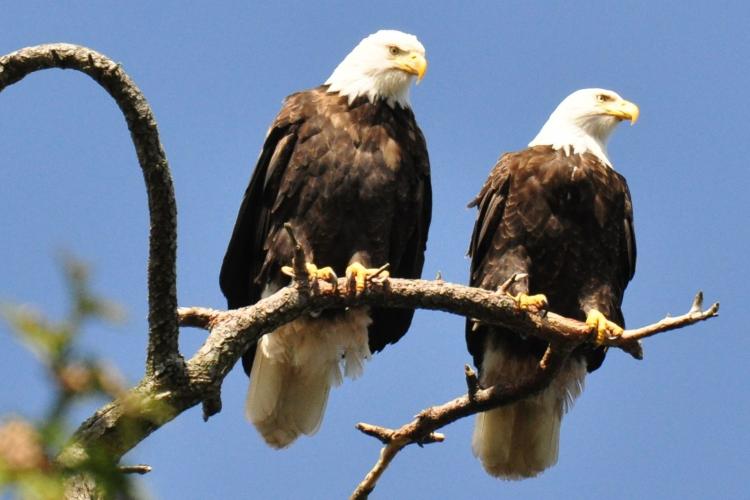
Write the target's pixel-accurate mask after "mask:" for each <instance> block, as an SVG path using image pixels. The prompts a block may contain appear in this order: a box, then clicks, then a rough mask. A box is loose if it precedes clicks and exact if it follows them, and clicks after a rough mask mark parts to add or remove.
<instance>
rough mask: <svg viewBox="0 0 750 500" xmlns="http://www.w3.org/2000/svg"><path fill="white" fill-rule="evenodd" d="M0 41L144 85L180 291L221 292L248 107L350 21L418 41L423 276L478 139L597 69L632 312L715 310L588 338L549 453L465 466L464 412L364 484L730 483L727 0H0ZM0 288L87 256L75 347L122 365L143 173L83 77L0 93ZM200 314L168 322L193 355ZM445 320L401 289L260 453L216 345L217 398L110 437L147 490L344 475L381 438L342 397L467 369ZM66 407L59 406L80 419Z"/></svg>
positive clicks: (357, 402)
mask: <svg viewBox="0 0 750 500" xmlns="http://www.w3.org/2000/svg"><path fill="white" fill-rule="evenodd" d="M2 17H3V21H2V23H0V26H1V27H0V53H3V54H4V53H7V52H10V51H12V50H15V49H18V48H21V47H24V46H27V45H35V44H39V43H44V42H58V41H65V42H73V43H79V44H83V45H87V46H90V47H92V48H94V49H96V50H99V51H101V52H103V53H105V54H107V55H108V56H110V57H112V58H113V59H115V60H117V61H119V62H121V63H122V64H123V66H124V69H125V70H126V71H127V72H128V73H129V74H130V75H131V76H132V77H133V78H134V79H135V81H136V82H137V84H138V85H139V86H140V88H141V89H142V90H143V92H144V93H145V95H146V97H147V98H148V100H149V101H150V103H151V105H152V106H153V109H154V112H155V114H156V118H157V121H158V123H159V128H160V131H161V134H162V142H163V144H164V147H165V149H166V151H167V155H168V158H169V160H170V165H171V168H172V174H173V177H174V182H175V189H176V195H177V203H178V211H179V228H178V230H179V235H180V237H179V250H178V292H179V302H180V304H181V305H204V306H213V307H223V306H224V300H223V297H222V295H221V292H220V291H219V287H218V272H219V267H220V264H221V259H222V256H223V253H224V250H225V246H226V243H227V241H228V239H229V235H230V232H231V229H232V226H233V223H234V218H235V215H236V211H237V208H238V206H239V202H240V199H241V196H242V193H243V191H244V189H245V186H246V183H247V181H248V179H249V176H250V173H251V170H252V167H253V164H254V160H255V158H256V155H257V153H258V151H259V149H260V146H261V143H262V139H263V136H264V134H265V132H266V129H267V127H268V125H269V124H270V122H271V120H272V119H273V117H274V116H275V114H276V113H277V111H278V110H279V107H280V103H281V100H282V98H283V97H284V96H286V95H287V94H289V93H291V92H293V91H297V90H300V89H304V88H308V87H312V86H315V85H318V84H319V83H321V82H323V81H324V80H325V79H326V78H327V77H328V75H329V74H330V72H331V71H332V70H333V68H334V67H335V66H336V65H337V64H338V62H339V61H340V60H341V59H342V58H343V57H344V56H345V55H346V54H347V53H348V52H349V50H350V49H351V48H352V47H354V45H355V44H356V43H357V42H358V41H359V40H360V39H361V38H362V37H364V36H365V35H367V34H369V33H371V32H374V31H376V30H378V29H380V28H396V29H401V30H404V31H408V32H410V33H414V34H416V35H417V36H418V37H419V38H420V40H421V41H422V42H423V44H424V45H425V47H426V49H427V57H428V59H429V62H430V67H429V70H428V73H427V75H426V77H425V79H424V81H423V82H422V84H421V85H420V86H419V87H417V88H415V89H413V91H412V102H413V107H414V109H415V112H416V115H417V119H418V122H419V123H420V125H421V127H422V129H423V131H424V133H425V135H426V137H427V141H428V147H429V150H430V156H431V160H432V173H433V190H434V202H435V207H434V212H433V225H432V228H431V231H430V239H429V242H428V255H427V262H426V265H425V272H424V274H425V276H426V277H432V276H434V275H435V273H436V272H437V271H438V270H440V271H442V274H443V276H444V278H445V279H446V280H449V281H454V282H459V283H465V282H466V279H467V268H468V260H466V258H465V257H464V254H465V250H466V248H467V242H468V238H469V236H470V233H471V228H472V225H473V223H474V217H475V213H474V212H473V211H472V210H468V209H466V208H465V206H466V203H467V202H468V201H469V200H470V199H471V198H472V197H473V196H474V195H475V194H476V192H477V191H478V190H479V188H480V187H481V185H482V183H483V182H484V179H485V178H486V175H487V173H488V172H489V169H490V168H491V167H492V165H493V164H494V161H495V160H496V158H497V157H498V156H499V154H500V153H501V152H504V151H510V150H516V149H519V148H522V147H524V146H525V144H526V143H528V142H529V140H531V138H533V136H534V135H535V134H536V132H537V131H538V129H539V128H540V127H541V125H542V124H543V122H544V120H545V119H546V118H547V116H548V115H549V113H550V112H551V111H552V110H553V109H554V107H555V106H556V105H557V104H558V102H559V101H560V100H561V99H562V98H563V97H565V96H566V95H567V94H568V93H570V92H572V91H573V90H576V89H579V88H583V87H594V86H596V87H605V88H611V89H613V90H616V91H617V92H619V93H620V94H621V95H622V96H623V97H625V98H627V99H629V100H632V101H634V102H636V103H637V104H639V105H640V107H641V119H640V121H639V122H638V124H637V125H636V126H634V127H629V126H624V125H623V126H621V127H619V129H618V130H617V131H616V132H615V134H614V136H613V138H612V141H611V143H610V158H611V159H612V161H613V163H614V165H615V168H617V169H618V170H619V171H620V172H622V173H623V174H624V175H625V176H626V177H627V179H628V182H629V184H630V188H631V192H632V196H633V203H634V207H635V226H636V237H637V241H638V264H637V271H636V275H635V279H634V280H633V282H632V283H631V285H630V287H629V288H628V291H627V293H626V298H625V303H624V311H625V316H626V319H627V321H628V324H629V325H630V326H640V325H643V324H647V323H650V322H652V321H655V320H658V319H660V318H661V317H662V316H664V315H665V314H666V313H672V314H680V313H682V312H684V311H685V310H686V309H687V308H688V307H689V305H690V300H691V299H692V296H693V294H694V292H695V291H696V290H697V289H703V290H704V291H705V293H706V296H707V301H713V300H721V302H722V312H721V316H720V317H719V318H718V319H714V320H712V321H710V322H708V323H705V324H702V325H698V326H695V327H692V328H690V329H687V330H681V331H677V332H673V333H670V334H665V335H662V336H659V337H657V338H654V339H650V340H647V341H646V342H645V346H644V347H645V353H646V357H645V360H644V361H642V362H637V361H634V360H632V359H630V358H629V357H628V356H627V355H625V354H623V353H621V352H612V353H610V355H609V356H608V359H607V361H606V362H605V364H604V366H603V367H602V368H601V369H600V370H598V371H597V372H595V373H594V374H592V375H591V376H589V377H588V379H587V387H586V390H585V391H584V393H583V395H582V397H581V398H580V399H579V400H578V402H577V404H576V405H575V407H574V408H573V409H572V411H571V412H570V413H569V414H568V415H567V416H566V418H565V419H564V422H563V428H562V439H561V451H560V460H559V463H558V465H557V466H555V467H554V468H552V469H550V470H549V471H547V472H545V473H544V474H543V475H542V476H541V477H539V478H538V479H534V480H528V481H524V482H514V483H506V482H501V481H497V480H494V479H492V478H490V477H489V476H487V475H486V474H485V473H484V472H483V470H482V469H481V467H480V465H479V463H478V462H477V461H476V460H475V459H474V457H473V456H472V454H471V450H470V435H471V429H472V426H473V421H472V420H471V419H465V420H462V421H460V422H458V423H456V424H454V425H452V426H450V427H448V428H446V429H445V430H444V431H445V433H446V434H447V440H446V442H445V443H443V444H436V445H430V446H427V447H425V448H424V449H419V448H416V447H415V448H414V449H408V450H406V451H404V452H403V453H402V454H401V455H399V457H398V458H397V459H396V461H395V462H394V464H393V466H392V467H391V468H390V469H389V470H388V471H387V472H386V473H385V475H384V477H383V478H382V480H381V482H380V484H379V485H378V488H377V490H376V492H375V494H374V495H373V498H412V499H417V498H468V497H474V498H491V497H492V498H494V497H499V496H503V497H511V496H513V497H514V498H563V497H565V498H567V497H576V498H601V497H606V498H623V499H626V498H637V497H646V498H708V497H713V498H718V497H724V498H731V497H740V496H742V495H743V493H746V483H745V480H744V476H745V474H746V473H747V466H746V464H747V461H748V459H750V453H748V451H747V450H748V449H750V438H749V437H748V436H749V435H750V434H749V433H748V432H747V422H748V413H749V410H750V398H749V397H748V390H747V387H746V383H745V381H746V380H747V379H748V376H750V373H749V372H748V366H749V364H748V362H747V352H748V349H750V342H748V337H747V334H748V332H747V328H746V327H745V325H744V324H742V323H741V318H742V317H743V316H744V310H745V308H746V304H745V303H744V301H745V299H747V297H748V285H747V283H748V278H750V276H749V275H748V267H747V255H748V250H750V248H749V247H750V245H749V244H748V243H749V242H750V237H749V236H748V224H747V220H746V213H747V211H748V208H749V207H748V198H747V194H746V193H747V189H748V186H749V185H750V175H749V174H748V160H747V158H748V156H749V155H750V147H749V146H748V126H747V122H746V120H747V117H748V116H750V104H749V103H750V101H749V100H748V97H747V93H748V89H749V88H750V71H749V66H748V60H747V52H748V49H750V35H748V28H747V27H748V25H750V7H748V5H747V4H746V3H743V2H739V1H738V2H710V3H708V2H706V3H701V4H699V3H694V4H691V3H686V2H635V1H634V2H607V1H596V2H575V3H573V2H522V1H518V2H476V3H474V4H472V5H471V6H469V4H468V3H466V2H456V3H448V2H429V3H428V2H390V1H379V2H368V3H364V2H330V3H318V2H298V3H284V2H269V3H268V4H264V5H256V4H254V3H250V2H218V3H209V2H203V3H200V4H198V5H190V6H188V4H187V2H174V1H162V2H142V1H133V2H82V1H79V2H52V1H47V2H37V1H33V0H32V1H29V0H27V1H24V2H18V1H16V2H5V3H4V5H3V16H2ZM0 151H2V154H0V200H2V201H0V207H1V209H0V227H1V228H2V233H1V234H2V244H0V301H11V300H12V301H15V302H22V303H29V304H35V305H37V306H38V307H39V308H41V309H43V310H44V311H47V312H49V313H51V314H52V315H53V316H57V317H59V316H61V315H62V314H63V312H64V311H65V305H66V300H65V299H66V297H65V293H64V286H63V282H62V280H61V278H60V273H59V272H58V269H57V264H56V261H55V255H56V254H57V252H58V251H60V250H61V249H64V250H68V251H70V252H73V253H74V254H76V255H78V256H80V257H82V258H83V259H85V260H86V261H88V262H89V263H90V265H91V266H92V268H93V270H94V273H95V275H94V276H95V279H94V285H95V287H96V289H97V290H99V291H101V292H102V293H104V294H105V295H107V296H108V297H110V298H112V299H114V300H116V301H117V302H119V303H121V304H122V305H123V306H124V307H125V308H126V309H127V311H128V320H127V322H126V324H125V325H124V326H120V327H109V326H107V327H101V326H93V327H91V328H90V329H89V330H88V331H87V332H86V336H85V342H84V346H85V349H86V350H88V351H90V352H94V353H97V354H100V355H101V356H103V357H104V358H106V359H109V360H111V361H112V362H114V363H116V364H117V365H118V366H119V367H120V369H121V370H122V371H123V372H124V373H125V374H126V375H127V376H128V378H129V379H130V380H131V381H133V382H135V381H136V380H137V379H138V378H140V375H141V373H142V370H143V360H144V356H145V345H146V338H145V335H146V333H145V332H146V320H145V318H146V294H145V290H146V284H145V279H146V274H145V263H146V251H147V247H146V243H147V241H146V238H147V230H148V227H147V213H146V198H145V190H144V188H143V181H142V177H141V174H140V172H139V169H138V166H137V163H136V159H135V154H134V151H133V147H132V144H131V142H130V138H129V135H128V132H127V129H126V126H125V123H124V120H123V118H122V116H121V115H120V113H119V111H118V109H117V108H116V106H115V104H114V103H113V102H112V101H111V99H110V98H109V97H108V96H107V95H106V94H105V92H104V91H103V90H102V89H100V88H99V87H97V86H96V85H95V84H94V83H93V82H91V81H90V80H89V79H88V78H87V77H85V76H83V75H81V74H78V73H74V72H62V71H47V72H43V73H37V74H35V75H32V76H31V77H28V78H27V79H26V80H24V81H22V82H20V83H19V84H16V85H14V86H12V87H10V88H8V89H7V90H6V91H4V92H3V93H2V94H0ZM204 336H205V333H204V332H202V331H198V330H184V331H183V335H182V339H181V346H182V349H183V353H184V354H185V355H186V356H190V355H191V354H192V353H193V352H194V351H195V349H197V347H198V346H199V345H200V343H201V340H202V339H203V338H204ZM469 360H470V357H469V355H468V354H467V353H466V350H465V346H464V341H463V321H462V319H461V318H458V317H453V316H448V315H443V314H437V313H425V312H420V313H418V314H417V316H416V319H415V322H414V325H413V327H412V329H411V331H410V332H409V334H408V335H407V336H406V337H405V338H404V339H403V340H402V341H401V342H400V343H399V344H398V345H396V346H395V347H393V348H389V349H387V350H386V351H385V352H384V353H382V354H381V355H378V356H377V357H376V358H375V359H374V360H373V361H372V362H371V363H370V364H369V365H368V367H367V369H366V371H365V375H364V377H363V378H361V379H359V380H357V381H355V382H353V383H351V382H350V383H346V384H345V385H344V386H343V387H342V388H340V389H338V390H336V391H335V392H334V393H332V396H331V399H330V401H329V404H328V410H327V415H326V419H325V421H324V423H323V427H322V429H321V430H320V432H319V433H318V434H317V435H316V436H314V437H313V438H304V439H300V440H299V441H298V442H297V443H296V444H295V445H294V446H292V447H291V448H290V449H288V450H284V451H281V452H277V451H273V450H270V449H268V448H266V447H265V446H264V445H263V444H262V442H261V441H260V439H259V438H258V436H257V435H256V432H255V431H254V430H253V429H252V428H251V427H250V426H249V425H248V424H247V423H246V422H245V420H244V417H243V415H242V404H243V401H244V397H245V391H246V379H245V376H244V374H243V373H242V371H241V369H239V367H237V368H236V369H235V370H234V371H233V372H232V374H230V376H229V377H228V378H227V380H226V383H225V385H224V389H223V401H224V410H223V412H222V413H221V414H219V415H217V416H216V417H214V418H212V419H211V420H210V421H209V422H208V423H203V421H202V420H201V416H200V409H198V408H196V409H193V410H191V411H188V412H186V413H184V414H183V415H181V416H180V417H178V418H177V419H176V420H175V421H174V422H172V423H171V424H169V425H167V426H166V427H165V428H163V429H161V430H159V431H158V432H157V433H155V434H154V435H152V436H151V437H150V438H149V439H147V440H146V441H145V442H144V443H142V444H141V445H140V446H139V447H138V448H136V449H135V450H134V451H133V452H131V453H130V454H129V455H127V456H126V458H125V462H129V463H134V462H145V463H149V464H151V465H152V466H153V467H154V472H152V473H151V474H150V475H148V476H147V477H146V478H145V479H144V483H145V485H146V487H147V488H148V490H150V491H151V493H152V494H153V496H154V497H157V498H184V499H202V498H247V497H257V498H300V497H305V498H341V497H345V496H347V495H348V494H349V493H350V492H351V491H352V489H353V488H354V486H355V485H356V483H357V482H358V481H359V480H360V479H361V477H362V476H363V475H364V474H365V472H366V471H367V470H368V469H369V468H370V467H371V465H372V464H373V463H374V460H375V459H376V457H377V454H378V450H379V446H378V444H379V443H377V442H376V441H375V440H373V439H371V438H368V437H364V436H362V435H360V434H359V433H358V432H357V431H355V430H354V424H355V423H356V422H359V421H366V422H371V423H378V424H382V425H386V426H397V425H400V424H402V423H405V422H407V421H408V420H409V419H410V418H411V416H412V415H414V414H415V413H416V412H417V411H418V410H420V409H422V408H424V407H426V406H428V405H430V404H434V403H441V402H443V401H446V400H448V399H451V398H453V397H455V396H457V395H458V394H460V393H461V392H462V391H464V390H465V385H464V381H463V375H462V370H463V368H462V367H463V364H464V363H466V362H468V361H469ZM0 380H4V381H6V382H5V383H4V384H3V389H0V414H2V413H6V412H9V411H14V412H17V413H21V414H24V415H28V416H32V417H33V416H35V415H39V412H40V411H41V409H42V408H43V407H44V404H45V401H46V399H45V398H46V397H47V396H48V394H47V390H46V388H45V380H44V376H43V373H42V371H41V369H40V368H39V367H38V365H37V364H36V363H35V361H34V359H33V357H32V356H31V355H30V354H29V353H28V352H27V351H26V350H25V349H24V348H23V347H22V346H20V345H18V344H17V343H16V341H15V340H13V339H12V338H11V337H10V336H9V333H8V331H7V328H6V327H5V325H0ZM89 410H90V408H88V409H82V410H81V413H80V417H81V418H84V417H85V416H87V414H88V412H89Z"/></svg>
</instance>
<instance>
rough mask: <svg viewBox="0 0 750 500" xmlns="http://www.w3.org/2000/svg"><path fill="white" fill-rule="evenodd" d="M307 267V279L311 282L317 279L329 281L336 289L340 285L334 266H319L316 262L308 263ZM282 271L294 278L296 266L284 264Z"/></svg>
mask: <svg viewBox="0 0 750 500" xmlns="http://www.w3.org/2000/svg"><path fill="white" fill-rule="evenodd" d="M305 269H307V279H308V280H310V281H311V282H314V281H316V280H323V281H327V282H328V283H330V284H331V285H333V288H334V289H335V288H336V286H337V285H338V279H339V278H338V276H336V273H335V272H334V270H333V268H331V267H320V268H319V267H318V266H316V265H315V264H311V263H309V262H308V263H306V264H305ZM281 272H282V273H284V274H286V275H287V276H291V277H292V278H294V268H293V267H291V266H282V267H281Z"/></svg>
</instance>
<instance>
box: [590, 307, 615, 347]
mask: <svg viewBox="0 0 750 500" xmlns="http://www.w3.org/2000/svg"><path fill="white" fill-rule="evenodd" d="M586 324H587V325H588V326H590V327H591V328H595V329H596V339H595V340H594V342H596V345H602V344H603V343H604V342H605V341H606V340H610V339H613V338H617V337H619V336H620V335H622V333H623V332H624V330H623V329H622V327H621V326H620V325H618V324H617V323H614V322H612V321H610V320H608V319H607V317H606V316H604V315H603V314H602V313H601V312H599V311H597V310H596V309H592V310H591V311H589V313H588V314H587V315H586Z"/></svg>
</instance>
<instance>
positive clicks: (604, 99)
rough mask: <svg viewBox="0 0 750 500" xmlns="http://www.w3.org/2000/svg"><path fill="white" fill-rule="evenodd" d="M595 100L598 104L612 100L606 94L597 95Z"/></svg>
mask: <svg viewBox="0 0 750 500" xmlns="http://www.w3.org/2000/svg"><path fill="white" fill-rule="evenodd" d="M596 100H597V101H599V102H610V101H612V100H613V99H612V96H610V95H607V94H597V96H596Z"/></svg>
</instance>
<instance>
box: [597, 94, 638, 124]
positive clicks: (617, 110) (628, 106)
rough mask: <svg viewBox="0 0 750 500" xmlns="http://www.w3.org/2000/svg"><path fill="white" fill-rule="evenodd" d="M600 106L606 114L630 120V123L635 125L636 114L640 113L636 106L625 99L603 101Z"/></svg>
mask: <svg viewBox="0 0 750 500" xmlns="http://www.w3.org/2000/svg"><path fill="white" fill-rule="evenodd" d="M602 108H603V109H604V114H606V115H610V116H614V117H616V118H619V119H620V120H630V125H635V122H637V121H638V116H639V115H640V114H641V111H640V109H638V106H636V105H635V104H634V103H632V102H630V101H626V100H625V99H619V100H616V101H611V102H605V103H603V106H602Z"/></svg>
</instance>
